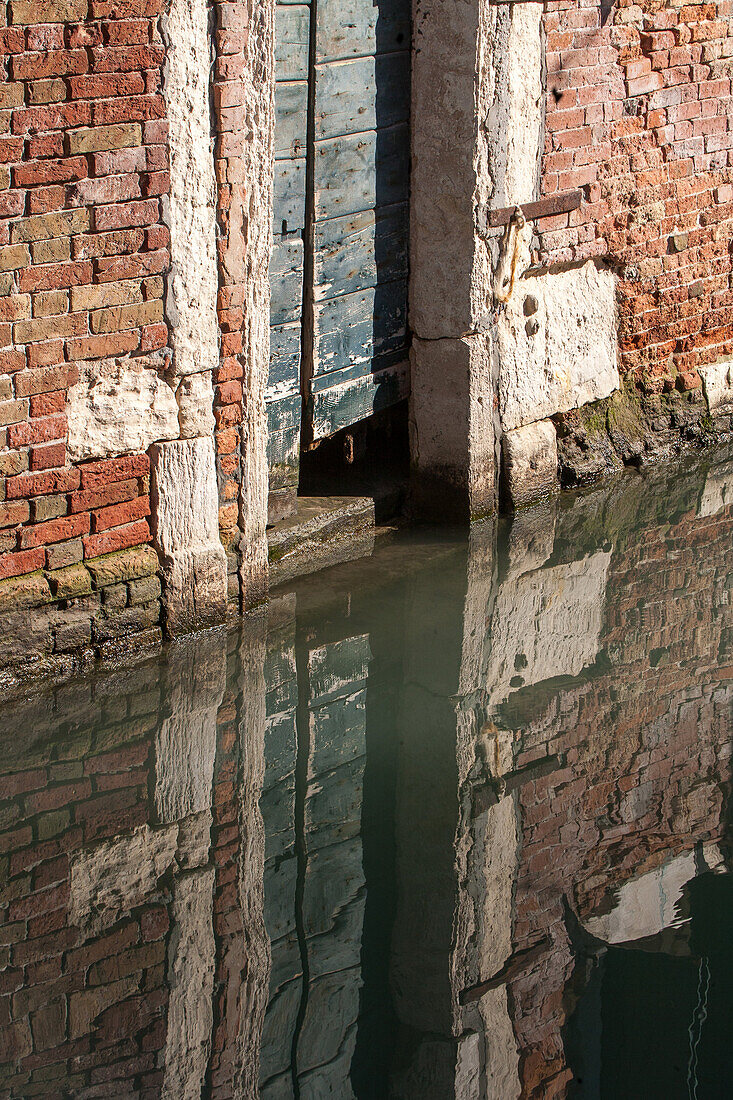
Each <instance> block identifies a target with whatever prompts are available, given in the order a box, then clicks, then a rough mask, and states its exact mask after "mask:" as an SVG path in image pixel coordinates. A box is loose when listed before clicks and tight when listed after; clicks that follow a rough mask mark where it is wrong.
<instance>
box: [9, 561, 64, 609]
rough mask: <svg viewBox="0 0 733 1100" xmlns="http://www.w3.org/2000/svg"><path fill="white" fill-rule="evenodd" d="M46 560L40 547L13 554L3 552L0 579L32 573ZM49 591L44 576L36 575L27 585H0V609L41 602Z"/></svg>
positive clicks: (48, 595)
mask: <svg viewBox="0 0 733 1100" xmlns="http://www.w3.org/2000/svg"><path fill="white" fill-rule="evenodd" d="M45 561H46V555H45V553H44V552H43V549H42V548H40V547H39V548H36V549H33V550H19V551H18V552H17V553H15V554H3V555H2V557H0V579H2V580H5V579H6V578H10V577H17V576H20V575H21V574H23V573H33V572H35V571H36V570H38V569H41V568H42V567H43V565H44V564H45ZM50 596H51V591H50V589H49V587H48V584H47V583H46V579H45V577H43V576H41V577H37V578H35V579H34V581H33V583H32V584H30V583H29V584H28V585H15V586H12V587H10V586H8V585H0V609H2V610H5V608H7V607H15V606H26V607H28V606H31V605H32V604H33V603H43V602H44V600H45V599H46V597H48V598H49V599H50Z"/></svg>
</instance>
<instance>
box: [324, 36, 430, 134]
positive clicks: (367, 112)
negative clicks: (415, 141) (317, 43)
mask: <svg viewBox="0 0 733 1100" xmlns="http://www.w3.org/2000/svg"><path fill="white" fill-rule="evenodd" d="M315 95H316V105H315V135H316V140H319V141H320V140H323V139H325V138H331V137H338V136H339V135H340V134H360V133H363V132H364V131H365V130H379V129H380V128H382V127H383V126H394V125H396V124H397V123H398V122H407V121H409V117H410V55H409V53H407V52H406V51H403V52H402V53H393V54H386V55H384V56H382V57H360V58H357V59H355V60H349V61H332V62H329V63H328V64H325V65H317V66H316V91H315Z"/></svg>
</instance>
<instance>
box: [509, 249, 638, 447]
mask: <svg viewBox="0 0 733 1100" xmlns="http://www.w3.org/2000/svg"><path fill="white" fill-rule="evenodd" d="M528 308H531V310H532V312H531V314H529V313H528V312H527V310H528ZM497 341H498V344H497V350H498V356H499V410H500V416H501V423H502V427H503V429H504V431H505V432H508V431H511V430H512V429H514V428H519V427H521V426H522V425H525V424H532V423H534V422H535V421H537V420H544V419H546V418H547V417H549V416H553V415H554V414H555V413H558V412H567V411H568V410H569V409H575V408H578V407H579V406H581V405H585V404H587V403H588V402H589V401H596V400H598V399H599V398H602V397H609V396H610V394H612V393H613V392H614V390H617V389H618V388H619V385H620V381H619V374H618V367H617V361H616V360H617V336H616V298H615V279H614V276H613V274H612V272H610V271H608V270H606V269H604V268H601V267H598V266H597V265H596V264H595V263H594V262H593V261H589V262H588V263H586V264H583V265H582V266H581V267H574V268H570V269H568V270H567V271H559V272H554V273H548V274H544V275H533V276H530V277H528V278H524V279H521V280H519V281H518V282H517V284H516V287H515V290H514V293H513V294H512V296H511V297H510V299H509V301H508V302H507V303H506V307H505V311H504V312H503V313H502V314H501V316H500V318H499V323H498V333H497Z"/></svg>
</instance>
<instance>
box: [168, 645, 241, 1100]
mask: <svg viewBox="0 0 733 1100" xmlns="http://www.w3.org/2000/svg"><path fill="white" fill-rule="evenodd" d="M166 679H167V684H168V692H167V695H166V700H167V701H169V708H170V714H169V716H168V718H166V719H165V721H164V722H163V723H162V724H161V727H160V729H159V731H158V734H157V737H156V742H155V760H156V779H155V806H156V810H157V813H158V817H159V820H160V822H161V823H162V824H172V823H174V822H178V849H177V852H176V860H177V864H178V868H179V869H180V871H179V873H177V874H176V875H175V876H174V879H173V902H172V906H171V915H172V929H171V936H170V940H169V943H168V983H169V986H170V999H169V1002H168V1033H167V1039H166V1046H165V1069H164V1076H163V1087H162V1091H161V1096H162V1097H163V1098H164V1100H174V1098H175V1100H197V1098H198V1097H199V1096H200V1095H201V1091H202V1088H203V1085H204V1079H205V1074H206V1067H207V1064H208V1060H209V1054H210V1051H211V1032H212V1026H213V1007H212V995H213V987H214V962H215V943H214V927H213V904H214V867H213V866H212V865H211V861H210V849H211V822H212V816H211V800H212V780H213V775H214V757H215V754H216V719H217V713H218V710H219V706H220V704H221V700H222V696H223V694H224V685H225V682H226V649H225V637H224V635H223V634H218V633H217V634H207V635H203V636H200V637H198V638H197V639H196V640H195V641H192V642H181V643H178V644H177V645H176V646H174V648H173V650H172V652H171V655H170V664H169V667H168V669H167V670H166Z"/></svg>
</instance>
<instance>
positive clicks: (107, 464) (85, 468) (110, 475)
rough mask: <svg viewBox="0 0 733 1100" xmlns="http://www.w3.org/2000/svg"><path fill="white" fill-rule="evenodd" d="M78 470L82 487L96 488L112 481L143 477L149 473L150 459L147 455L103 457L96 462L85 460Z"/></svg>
mask: <svg viewBox="0 0 733 1100" xmlns="http://www.w3.org/2000/svg"><path fill="white" fill-rule="evenodd" d="M79 470H80V473H81V486H82V489H94V490H98V489H101V488H103V487H104V486H107V485H110V484H112V483H113V482H119V481H123V482H126V481H129V479H130V478H135V477H145V476H146V475H147V474H149V473H150V459H149V458H148V456H147V455H130V456H126V457H123V458H104V459H100V460H99V461H97V462H85V463H84V464H83V465H81V466H80V467H79Z"/></svg>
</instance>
